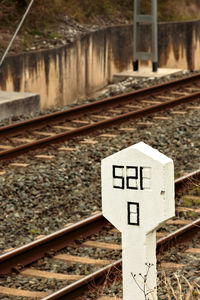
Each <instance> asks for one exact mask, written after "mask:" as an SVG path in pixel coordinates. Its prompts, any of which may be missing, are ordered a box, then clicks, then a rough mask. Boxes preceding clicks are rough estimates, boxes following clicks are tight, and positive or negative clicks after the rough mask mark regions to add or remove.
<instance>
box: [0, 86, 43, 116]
mask: <svg viewBox="0 0 200 300" xmlns="http://www.w3.org/2000/svg"><path fill="white" fill-rule="evenodd" d="M39 110H40V95H39V94H32V93H23V92H20V93H19V92H7V91H0V120H3V119H6V118H10V117H12V116H20V115H25V114H26V115H27V114H30V113H32V112H37V111H39Z"/></svg>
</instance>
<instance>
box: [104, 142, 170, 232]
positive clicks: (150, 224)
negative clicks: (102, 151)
mask: <svg viewBox="0 0 200 300" xmlns="http://www.w3.org/2000/svg"><path fill="white" fill-rule="evenodd" d="M102 209H103V215H104V217H105V218H106V219H108V220H109V221H110V222H111V223H112V224H113V225H114V226H115V227H116V228H117V229H118V230H119V231H121V232H124V231H127V232H129V231H132V232H133V231H137V232H138V231H140V232H143V233H145V234H147V233H148V232H150V231H153V230H156V229H157V228H158V227H159V226H161V224H162V223H163V222H165V221H166V220H168V219H169V218H171V217H173V216H174V214H175V203H174V166H173V161H172V160H171V159H170V158H168V157H167V156H165V155H164V154H162V153H160V152H159V151H157V150H155V149H153V148H152V147H150V146H148V145H147V144H145V143H143V142H140V143H138V144H135V145H133V146H131V147H128V148H126V149H124V150H122V151H119V152H117V153H115V154H113V155H111V156H109V157H107V158H105V159H103V160H102Z"/></svg>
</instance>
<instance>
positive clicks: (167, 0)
mask: <svg viewBox="0 0 200 300" xmlns="http://www.w3.org/2000/svg"><path fill="white" fill-rule="evenodd" d="M30 1H31V0H0V37H1V38H0V55H2V54H3V52H4V51H5V49H6V47H7V45H8V43H9V41H10V40H11V37H12V36H13V34H14V32H15V30H16V28H17V25H18V24H19V22H20V20H21V18H22V16H23V14H24V13H25V10H26V7H27V6H28V4H29V3H30ZM133 3H134V0H35V1H34V3H33V6H32V8H31V10H30V12H29V14H28V16H27V18H26V20H25V22H24V24H23V26H22V28H21V29H20V32H19V34H18V36H17V38H16V40H15V42H14V44H13V46H12V48H11V50H10V53H17V52H22V51H27V50H30V49H31V50H34V49H36V47H35V45H38V44H40V43H43V41H45V42H46V41H47V43H48V41H52V40H59V39H60V38H65V37H60V31H59V28H61V27H62V28H63V26H66V25H67V24H66V23H65V21H64V18H63V16H66V15H68V16H70V17H71V18H73V19H74V20H76V21H77V22H79V23H82V24H96V25H108V26H109V25H111V24H112V25H114V24H127V23H132V21H133ZM180 4H181V5H180ZM141 7H142V13H149V11H150V10H151V0H141ZM199 17H200V1H199V0H158V20H159V21H183V20H190V19H195V18H199Z"/></svg>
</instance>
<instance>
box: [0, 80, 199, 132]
mask: <svg viewBox="0 0 200 300" xmlns="http://www.w3.org/2000/svg"><path fill="white" fill-rule="evenodd" d="M198 80H200V74H194V75H192V76H188V77H185V78H181V79H177V80H173V81H169V82H167V83H162V84H159V85H154V86H152V87H148V88H145V89H140V90H137V91H134V92H130V93H127V94H122V95H118V96H114V97H111V98H107V99H103V100H99V101H95V102H93V103H89V104H84V105H80V106H76V107H74V108H70V109H67V110H64V111H61V112H55V113H52V114H48V115H45V116H41V117H38V118H34V119H32V120H27V121H24V122H19V123H17V124H12V125H9V126H4V127H0V135H1V136H9V135H13V134H15V133H16V132H17V133H20V132H23V131H25V130H28V129H33V128H38V127H41V126H42V125H47V124H52V123H55V122H56V123H57V122H58V120H62V119H69V120H70V119H72V118H74V117H78V116H80V115H83V114H86V113H88V112H94V111H98V110H100V109H102V108H105V107H110V106H116V105H118V104H120V103H125V102H128V101H131V100H135V98H136V97H138V98H140V97H144V96H147V95H149V94H152V93H158V92H161V91H163V90H167V89H169V88H173V87H175V86H178V85H184V84H189V83H191V82H193V81H198Z"/></svg>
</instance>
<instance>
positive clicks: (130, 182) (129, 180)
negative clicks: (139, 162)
mask: <svg viewBox="0 0 200 300" xmlns="http://www.w3.org/2000/svg"><path fill="white" fill-rule="evenodd" d="M131 169H132V170H135V176H127V177H126V187H127V189H130V190H138V185H137V180H138V167H127V171H128V170H131Z"/></svg>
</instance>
